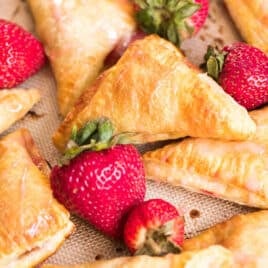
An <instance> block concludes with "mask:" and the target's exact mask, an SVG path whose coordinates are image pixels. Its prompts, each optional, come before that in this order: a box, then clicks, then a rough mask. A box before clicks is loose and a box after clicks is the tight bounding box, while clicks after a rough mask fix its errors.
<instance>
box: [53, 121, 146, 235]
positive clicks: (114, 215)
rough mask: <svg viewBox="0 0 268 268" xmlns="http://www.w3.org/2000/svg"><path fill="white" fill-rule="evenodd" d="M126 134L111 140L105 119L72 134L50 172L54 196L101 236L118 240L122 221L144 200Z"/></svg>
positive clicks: (139, 169)
mask: <svg viewBox="0 0 268 268" xmlns="http://www.w3.org/2000/svg"><path fill="white" fill-rule="evenodd" d="M126 136H127V135H125V134H121V135H116V136H114V135H113V127H112V124H111V122H110V121H109V120H108V119H105V118H102V119H99V120H93V121H91V122H89V123H87V124H86V125H85V126H84V127H83V128H82V129H81V130H79V131H78V130H76V129H74V131H73V133H72V139H71V141H70V142H69V145H68V149H67V150H66V152H65V156H64V161H63V162H64V163H63V165H62V166H55V167H54V168H53V170H52V173H51V178H50V180H51V187H52V190H53V193H54V196H55V197H56V198H57V199H58V200H59V201H60V202H61V203H62V204H63V205H65V207H66V208H67V209H69V210H70V211H71V212H74V213H76V214H77V215H79V216H81V217H82V218H84V219H86V220H88V221H89V222H90V223H91V224H92V225H94V226H95V227H96V228H97V229H98V230H100V231H102V232H103V233H105V234H107V235H109V236H111V237H115V238H118V237H120V236H121V235H122V229H123V223H124V217H125V215H126V213H128V211H129V210H130V209H131V208H132V207H133V206H135V205H137V204H139V203H140V202H142V201H143V199H144V196H145V174H144V167H143V163H142V159H141V156H140V154H139V152H138V151H137V149H136V148H135V147H134V146H133V145H130V144H125V143H126V139H127V137H126Z"/></svg>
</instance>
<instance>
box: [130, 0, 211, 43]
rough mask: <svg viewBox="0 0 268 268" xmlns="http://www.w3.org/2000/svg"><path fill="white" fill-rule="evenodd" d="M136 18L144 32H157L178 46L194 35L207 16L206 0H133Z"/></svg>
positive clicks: (207, 6) (207, 4)
mask: <svg viewBox="0 0 268 268" xmlns="http://www.w3.org/2000/svg"><path fill="white" fill-rule="evenodd" d="M134 3H135V10H137V12H136V19H137V21H138V24H139V26H140V27H141V29H142V30H143V31H144V32H146V33H157V34H159V35H160V36H161V37H163V38H166V39H168V40H169V41H171V42H172V43H174V44H175V45H177V46H179V45H180V43H181V41H182V40H184V39H187V38H189V37H191V36H193V35H195V34H196V33H197V32H198V31H199V30H200V29H201V27H202V26H203V25H204V23H205V21H206V18H207V16H208V8H209V2H208V0H167V1H159V0H150V1H149V0H134Z"/></svg>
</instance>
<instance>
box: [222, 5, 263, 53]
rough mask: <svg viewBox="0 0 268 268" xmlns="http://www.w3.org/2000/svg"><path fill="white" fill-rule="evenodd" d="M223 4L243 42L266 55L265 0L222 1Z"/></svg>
mask: <svg viewBox="0 0 268 268" xmlns="http://www.w3.org/2000/svg"><path fill="white" fill-rule="evenodd" d="M224 2H225V4H226V6H227V8H228V10H229V12H230V15H231V16H232V18H233V20H234V22H235V24H236V26H237V28H238V30H239V31H240V33H241V35H242V36H243V37H244V39H245V41H246V42H248V43H249V44H251V45H253V46H255V47H258V48H259V49H261V50H263V51H264V52H265V53H266V54H268V2H267V0H254V1H252V0H235V1H234V0H224Z"/></svg>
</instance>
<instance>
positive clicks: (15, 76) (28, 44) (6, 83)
mask: <svg viewBox="0 0 268 268" xmlns="http://www.w3.org/2000/svg"><path fill="white" fill-rule="evenodd" d="M44 62H45V54H44V50H43V46H42V44H41V43H40V42H39V41H38V40H37V39H36V38H35V37H34V36H33V35H32V34H31V33H29V32H27V31H26V30H24V29H23V28H22V27H20V26H19V25H17V24H15V23H12V22H9V21H6V20H3V19H0V88H11V87H14V86H16V85H18V84H19V83H21V82H23V81H25V80H26V79H27V78H29V77H30V76H31V75H32V74H34V73H35V72H36V71H37V70H39V69H40V68H41V67H42V65H43V64H44Z"/></svg>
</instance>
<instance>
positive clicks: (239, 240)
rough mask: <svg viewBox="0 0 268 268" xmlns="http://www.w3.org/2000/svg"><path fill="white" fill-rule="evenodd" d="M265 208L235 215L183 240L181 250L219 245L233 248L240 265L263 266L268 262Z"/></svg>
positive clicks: (261, 267) (267, 219) (267, 212)
mask: <svg viewBox="0 0 268 268" xmlns="http://www.w3.org/2000/svg"><path fill="white" fill-rule="evenodd" d="M267 234H268V211H266V210H265V211H258V212H254V213H249V214H246V215H236V216H234V217H233V218H231V219H230V220H228V221H226V222H224V223H219V224H217V225H215V226H213V227H211V228H209V229H208V230H206V231H204V232H202V233H201V234H200V235H198V236H196V237H194V238H191V239H189V240H186V241H185V243H184V245H183V249H184V250H200V249H203V248H207V247H209V246H211V245H221V246H224V247H225V248H227V249H229V250H230V251H232V253H233V254H234V257H235V260H236V262H238V263H240V265H241V267H250V268H255V267H256V268H257V267H258V268H266V267H267V263H268V252H267V248H268V239H267Z"/></svg>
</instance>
